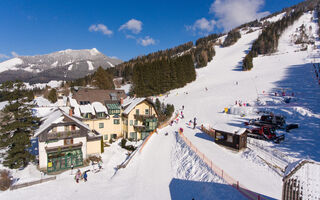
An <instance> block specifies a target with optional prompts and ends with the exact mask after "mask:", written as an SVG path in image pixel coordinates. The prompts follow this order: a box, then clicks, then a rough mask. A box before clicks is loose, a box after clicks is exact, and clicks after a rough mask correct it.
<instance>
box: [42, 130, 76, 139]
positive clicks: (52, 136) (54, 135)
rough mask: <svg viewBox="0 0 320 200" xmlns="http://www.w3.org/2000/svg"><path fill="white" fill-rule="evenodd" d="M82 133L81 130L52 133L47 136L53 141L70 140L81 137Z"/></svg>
mask: <svg viewBox="0 0 320 200" xmlns="http://www.w3.org/2000/svg"><path fill="white" fill-rule="evenodd" d="M80 136H81V132H80V130H76V131H61V132H50V133H48V135H47V139H48V140H53V139H64V138H70V137H80Z"/></svg>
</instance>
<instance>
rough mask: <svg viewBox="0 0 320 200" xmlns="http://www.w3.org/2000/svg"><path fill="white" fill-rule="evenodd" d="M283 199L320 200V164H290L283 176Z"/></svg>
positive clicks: (296, 162) (299, 162) (302, 162)
mask: <svg viewBox="0 0 320 200" xmlns="http://www.w3.org/2000/svg"><path fill="white" fill-rule="evenodd" d="M282 199H283V200H305V199H320V163H319V162H314V161H312V160H298V161H295V162H293V163H290V164H289V165H288V166H287V167H286V170H285V173H284V176H283V186H282Z"/></svg>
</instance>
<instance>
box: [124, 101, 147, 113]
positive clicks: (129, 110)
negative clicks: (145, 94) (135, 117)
mask: <svg viewBox="0 0 320 200" xmlns="http://www.w3.org/2000/svg"><path fill="white" fill-rule="evenodd" d="M144 100H146V98H133V99H131V101H129V100H127V102H126V104H125V103H123V104H122V105H123V106H124V107H125V106H126V105H128V107H127V108H126V109H125V110H124V111H123V114H125V115H128V114H129V113H130V112H131V110H132V109H134V107H136V106H137V105H138V104H139V103H141V102H143V101H144Z"/></svg>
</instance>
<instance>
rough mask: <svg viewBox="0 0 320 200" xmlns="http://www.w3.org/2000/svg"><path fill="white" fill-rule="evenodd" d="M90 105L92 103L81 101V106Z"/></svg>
mask: <svg viewBox="0 0 320 200" xmlns="http://www.w3.org/2000/svg"><path fill="white" fill-rule="evenodd" d="M88 104H90V101H80V105H88Z"/></svg>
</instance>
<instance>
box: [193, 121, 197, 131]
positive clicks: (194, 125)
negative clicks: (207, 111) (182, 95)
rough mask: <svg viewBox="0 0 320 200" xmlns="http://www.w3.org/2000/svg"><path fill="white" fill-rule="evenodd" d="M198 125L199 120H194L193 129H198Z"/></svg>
mask: <svg viewBox="0 0 320 200" xmlns="http://www.w3.org/2000/svg"><path fill="white" fill-rule="evenodd" d="M196 125H197V118H194V119H193V129H195V128H196Z"/></svg>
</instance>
